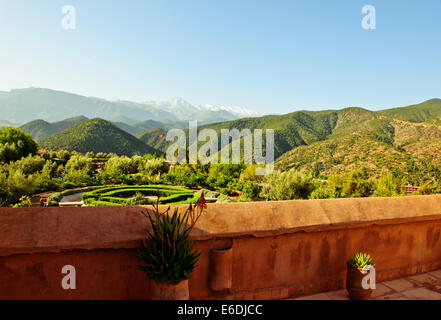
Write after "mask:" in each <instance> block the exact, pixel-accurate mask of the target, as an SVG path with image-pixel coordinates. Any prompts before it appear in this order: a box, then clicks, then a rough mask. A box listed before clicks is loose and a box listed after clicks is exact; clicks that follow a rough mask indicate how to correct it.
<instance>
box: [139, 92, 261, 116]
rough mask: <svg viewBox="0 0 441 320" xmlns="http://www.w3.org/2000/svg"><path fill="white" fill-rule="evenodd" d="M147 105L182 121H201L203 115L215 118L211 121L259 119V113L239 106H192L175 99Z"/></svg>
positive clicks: (151, 102) (181, 99)
mask: <svg viewBox="0 0 441 320" xmlns="http://www.w3.org/2000/svg"><path fill="white" fill-rule="evenodd" d="M145 103H146V104H148V105H150V106H153V107H156V108H160V109H162V110H166V111H169V112H173V114H176V116H177V117H178V118H179V119H180V120H191V119H195V120H201V119H200V117H201V116H202V115H198V113H203V117H204V118H207V117H209V118H213V119H210V120H216V117H219V120H233V119H238V118H243V117H258V116H260V114H259V113H257V112H255V111H253V110H249V109H246V108H243V107H239V106H215V105H212V104H191V103H189V102H188V101H186V100H184V99H183V98H179V97H176V98H173V99H170V100H168V101H160V102H158V101H146V102H145Z"/></svg>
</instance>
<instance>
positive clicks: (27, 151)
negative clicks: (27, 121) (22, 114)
mask: <svg viewBox="0 0 441 320" xmlns="http://www.w3.org/2000/svg"><path fill="white" fill-rule="evenodd" d="M0 147H2V148H1V149H0V156H1V157H3V159H0V160H2V161H4V162H11V161H15V160H18V159H21V158H22V157H27V156H28V155H35V154H36V153H37V143H36V142H35V141H34V140H32V137H31V135H30V134H26V133H24V131H23V130H21V129H17V128H12V127H6V128H3V129H0Z"/></svg>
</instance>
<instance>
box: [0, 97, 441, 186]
mask: <svg viewBox="0 0 441 320" xmlns="http://www.w3.org/2000/svg"><path fill="white" fill-rule="evenodd" d="M37 91H38V90H37ZM11 92H12V91H11ZM45 92H46V91H45ZM3 94H4V93H1V94H0V100H1V96H2V95H3ZM9 94H10V93H9ZM69 95H70V94H69ZM77 98H78V97H77ZM78 99H79V100H78V103H80V102H81V101H87V102H85V103H86V104H87V103H92V102H91V101H93V99H94V98H81V97H80V98H78ZM81 99H86V100H81ZM90 99H92V100H90ZM103 101H104V100H103ZM60 103H61V102H60ZM49 104H51V105H54V104H55V103H48V105H49ZM146 105H147V104H146ZM149 105H150V107H151V108H152V109H151V110H156V112H157V114H159V112H166V113H170V114H171V113H173V114H174V118H173V119H162V120H155V119H147V120H142V121H137V120H134V119H140V118H137V117H133V115H132V114H119V115H115V116H114V117H110V118H111V120H112V121H106V120H103V119H97V118H94V119H92V120H88V119H87V115H88V114H90V113H85V114H82V115H81V116H77V117H73V118H68V119H65V120H61V121H55V122H48V121H46V120H36V121H32V122H30V123H27V124H25V125H23V126H22V129H23V130H25V131H26V132H28V133H31V134H32V136H33V138H34V139H35V140H37V141H39V142H40V143H39V144H40V147H41V148H47V149H53V150H58V149H68V150H77V151H80V152H87V151H94V152H100V151H101V152H114V153H117V154H126V155H133V154H142V153H146V152H147V153H157V154H160V153H163V152H165V151H166V150H167V148H168V146H169V145H170V142H167V141H166V140H165V136H166V134H167V130H169V129H171V128H183V129H185V130H187V131H188V129H186V128H187V127H188V122H186V121H183V120H176V119H177V118H180V117H184V114H189V112H190V110H192V109H193V108H196V109H197V108H198V107H197V106H191V105H187V104H186V103H185V101H180V100H179V99H177V100H175V101H174V102H173V101H172V102H170V103H169V104H168V105H167V103H159V104H154V103H152V102H149ZM178 105H182V106H183V108H182V109H181V108H179V107H177V106H178ZM126 107H127V105H126ZM103 108H104V109H102V110H105V109H106V108H107V107H103ZM109 108H110V107H109ZM112 108H113V107H112ZM121 108H122V107H121ZM160 108H162V109H161V110H162V111H157V110H160ZM173 108H175V109H174V110H173ZM201 108H202V107H201ZM207 108H208V107H207ZM213 108H214V107H213ZM213 108H211V109H213ZM77 109H78V110H81V111H85V109H84V108H83V106H82V105H80V104H79V105H78V108H77ZM135 109H136V108H135ZM211 109H210V112H222V113H223V112H230V111H231V110H230V111H227V109H220V110H216V109H215V108H214V109H213V110H214V111H213V110H211ZM121 110H122V109H121ZM138 110H140V112H141V111H142V112H144V111H145V110H144V109H138ZM201 110H202V109H201ZM181 111H182V114H181V115H178V114H179V112H181ZM236 111H238V110H236ZM244 112H245V113H246V111H244ZM202 113H203V112H202ZM254 115H255V114H253V116H252V117H245V118H240V119H235V120H229V121H218V122H216V123H210V122H206V123H205V124H203V125H199V127H198V130H199V131H200V130H202V129H205V128H211V129H214V130H215V131H216V132H218V133H220V131H221V130H222V129H238V130H242V129H245V128H247V129H250V130H251V131H253V130H254V129H263V130H265V129H274V132H275V136H274V138H275V145H274V153H275V158H276V169H278V170H287V169H290V168H295V169H305V170H308V171H312V172H314V173H315V174H316V175H317V176H320V175H323V176H329V175H331V174H333V173H342V172H346V171H348V170H353V169H356V168H365V169H366V170H368V171H370V173H371V175H373V176H379V175H381V174H382V173H384V172H385V171H391V172H393V173H394V174H396V175H397V176H398V177H401V178H403V179H406V180H407V181H408V182H410V183H415V184H417V183H419V182H421V179H432V178H439V179H440V180H441V152H440V150H441V99H431V100H427V101H424V102H422V103H419V104H413V105H410V106H406V107H399V108H393V109H386V110H380V111H370V110H367V109H363V108H356V107H353V108H344V109H340V110H323V111H296V112H292V113H288V114H284V115H267V116H260V117H255V116H254ZM17 119H19V118H17ZM17 119H6V120H8V121H10V122H12V123H17V122H20V120H18V121H17ZM221 119H224V118H221ZM218 120H219V119H218ZM219 140H220V139H219ZM112 141H113V143H112ZM201 144H202V143H201ZM229 147H230V146H229Z"/></svg>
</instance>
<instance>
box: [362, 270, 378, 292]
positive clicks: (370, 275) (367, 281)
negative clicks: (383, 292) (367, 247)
mask: <svg viewBox="0 0 441 320" xmlns="http://www.w3.org/2000/svg"><path fill="white" fill-rule="evenodd" d="M362 273H363V274H366V275H365V276H364V277H363V279H362V280H361V287H362V288H363V289H365V290H369V289H376V288H377V286H376V282H375V281H376V280H375V279H376V275H375V268H374V266H372V265H369V266H368V267H366V268H363V269H362Z"/></svg>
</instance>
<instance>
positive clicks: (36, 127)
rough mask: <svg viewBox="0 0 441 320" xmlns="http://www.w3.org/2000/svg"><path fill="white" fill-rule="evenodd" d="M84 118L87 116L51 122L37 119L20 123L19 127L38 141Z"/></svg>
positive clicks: (84, 119)
mask: <svg viewBox="0 0 441 320" xmlns="http://www.w3.org/2000/svg"><path fill="white" fill-rule="evenodd" d="M86 120H87V118H86V117H84V116H78V117H74V118H69V119H65V120H62V121H58V122H53V123H50V122H47V121H44V120H41V119H38V120H34V121H31V122H28V123H26V124H24V125H22V126H21V127H20V129H22V130H23V131H24V132H26V133H29V134H31V135H32V139H34V140H35V141H37V142H40V141H42V140H44V139H46V138H47V137H50V136H52V135H54V134H57V133H59V132H61V131H63V130H66V129H68V128H70V127H72V126H74V125H76V124H78V123H81V122H84V121H86Z"/></svg>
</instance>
